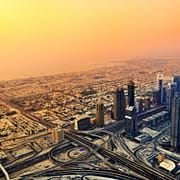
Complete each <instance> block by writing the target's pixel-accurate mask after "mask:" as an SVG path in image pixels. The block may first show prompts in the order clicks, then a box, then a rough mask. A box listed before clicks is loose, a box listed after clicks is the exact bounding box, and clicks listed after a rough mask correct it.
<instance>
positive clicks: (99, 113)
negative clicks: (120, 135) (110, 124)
mask: <svg viewBox="0 0 180 180" xmlns="http://www.w3.org/2000/svg"><path fill="white" fill-rule="evenodd" d="M96 125H97V126H99V127H102V126H104V104H103V102H102V100H101V98H99V99H98V101H97V103H96Z"/></svg>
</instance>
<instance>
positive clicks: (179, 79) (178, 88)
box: [174, 76, 180, 97]
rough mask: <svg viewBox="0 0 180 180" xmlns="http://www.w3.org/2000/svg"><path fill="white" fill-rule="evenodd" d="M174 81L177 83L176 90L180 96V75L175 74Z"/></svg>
mask: <svg viewBox="0 0 180 180" xmlns="http://www.w3.org/2000/svg"><path fill="white" fill-rule="evenodd" d="M174 83H176V92H177V95H178V96H179V97H180V76H174Z"/></svg>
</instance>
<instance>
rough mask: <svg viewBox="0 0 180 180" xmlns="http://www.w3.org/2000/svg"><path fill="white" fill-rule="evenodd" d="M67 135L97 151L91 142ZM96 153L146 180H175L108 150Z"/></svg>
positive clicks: (73, 135) (100, 149) (74, 135)
mask: <svg viewBox="0 0 180 180" xmlns="http://www.w3.org/2000/svg"><path fill="white" fill-rule="evenodd" d="M67 134H68V136H67V137H73V139H74V142H76V143H78V144H80V145H84V146H85V147H87V148H89V149H97V146H96V145H95V144H93V143H91V142H89V141H88V140H86V139H85V138H83V137H81V136H78V135H76V134H72V133H66V135H67ZM97 152H98V153H99V154H101V155H102V156H104V157H107V158H110V159H112V160H114V161H115V162H117V163H119V164H121V165H123V166H126V167H127V168H129V169H131V170H132V171H134V172H136V173H137V174H140V175H142V176H144V177H146V178H150V179H152V180H153V179H154V180H157V179H159V180H175V178H174V177H172V176H170V175H167V174H164V173H163V172H161V171H159V170H157V169H155V168H151V167H149V166H147V165H145V164H144V163H141V162H135V161H132V160H130V159H127V158H125V157H123V156H120V155H118V154H116V153H114V152H112V151H110V150H107V149H104V148H102V147H101V148H99V149H98V150H97Z"/></svg>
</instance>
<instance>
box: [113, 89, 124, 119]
mask: <svg viewBox="0 0 180 180" xmlns="http://www.w3.org/2000/svg"><path fill="white" fill-rule="evenodd" d="M113 96H114V97H113V100H114V106H113V114H114V119H116V120H123V119H124V116H125V96H124V89H123V88H118V89H116V91H115V93H114V95H113Z"/></svg>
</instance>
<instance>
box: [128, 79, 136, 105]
mask: <svg viewBox="0 0 180 180" xmlns="http://www.w3.org/2000/svg"><path fill="white" fill-rule="evenodd" d="M134 91H135V85H134V82H133V81H129V82H128V105H129V106H134V105H135V104H134Z"/></svg>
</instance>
